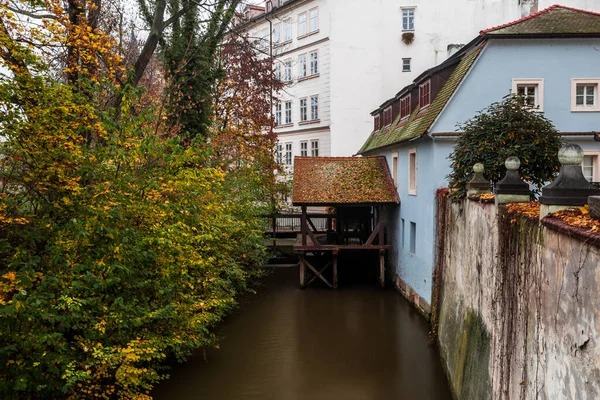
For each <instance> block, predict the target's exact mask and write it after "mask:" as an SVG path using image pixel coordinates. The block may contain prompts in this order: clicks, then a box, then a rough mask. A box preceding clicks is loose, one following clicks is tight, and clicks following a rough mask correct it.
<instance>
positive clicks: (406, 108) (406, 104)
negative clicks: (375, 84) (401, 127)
mask: <svg viewBox="0 0 600 400" xmlns="http://www.w3.org/2000/svg"><path fill="white" fill-rule="evenodd" d="M409 115H410V94H409V95H408V96H405V97H403V98H402V99H400V119H403V118H408V116H409Z"/></svg>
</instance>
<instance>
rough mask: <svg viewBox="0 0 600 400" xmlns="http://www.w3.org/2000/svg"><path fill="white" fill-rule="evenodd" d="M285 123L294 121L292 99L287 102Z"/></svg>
mask: <svg viewBox="0 0 600 400" xmlns="http://www.w3.org/2000/svg"><path fill="white" fill-rule="evenodd" d="M285 123H286V125H287V124H291V123H292V102H291V101H286V102H285Z"/></svg>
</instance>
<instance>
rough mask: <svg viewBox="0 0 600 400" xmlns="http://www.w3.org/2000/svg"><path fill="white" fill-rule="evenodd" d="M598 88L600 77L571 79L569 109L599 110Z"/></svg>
mask: <svg viewBox="0 0 600 400" xmlns="http://www.w3.org/2000/svg"><path fill="white" fill-rule="evenodd" d="M599 88H600V79H573V80H572V83H571V91H572V93H571V111H584V112H585V111H600V101H598V100H599V99H598V92H599Z"/></svg>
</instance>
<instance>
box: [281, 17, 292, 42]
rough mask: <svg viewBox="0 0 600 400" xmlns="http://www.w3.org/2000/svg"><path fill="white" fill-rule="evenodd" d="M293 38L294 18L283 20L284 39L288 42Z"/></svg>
mask: <svg viewBox="0 0 600 400" xmlns="http://www.w3.org/2000/svg"><path fill="white" fill-rule="evenodd" d="M289 40H292V19H291V18H288V19H285V20H283V41H284V42H287V41H289Z"/></svg>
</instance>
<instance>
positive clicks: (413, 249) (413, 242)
mask: <svg viewBox="0 0 600 400" xmlns="http://www.w3.org/2000/svg"><path fill="white" fill-rule="evenodd" d="M416 253H417V224H416V223H414V222H411V223H410V254H416Z"/></svg>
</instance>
